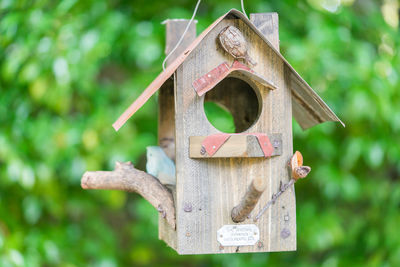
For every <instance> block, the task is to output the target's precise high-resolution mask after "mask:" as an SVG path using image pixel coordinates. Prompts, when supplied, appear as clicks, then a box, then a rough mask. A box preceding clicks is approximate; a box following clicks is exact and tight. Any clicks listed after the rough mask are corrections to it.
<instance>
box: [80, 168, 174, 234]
mask: <svg viewBox="0 0 400 267" xmlns="http://www.w3.org/2000/svg"><path fill="white" fill-rule="evenodd" d="M81 186H82V188H83V189H105V190H122V191H127V192H135V193H138V194H140V195H141V196H142V197H144V199H146V200H147V201H148V202H149V203H150V204H151V205H152V206H153V207H154V208H156V209H157V210H158V212H159V213H160V217H161V218H162V220H163V221H164V222H166V223H168V225H169V226H168V227H169V228H170V229H175V206H174V199H173V197H172V194H171V192H170V191H169V190H168V189H167V188H166V187H165V186H164V185H162V184H161V183H160V181H159V180H158V179H157V178H156V177H154V176H152V175H150V174H148V173H146V172H143V171H141V170H138V169H135V168H134V167H133V165H132V163H131V162H125V163H120V162H117V163H116V164H115V170H114V171H91V172H85V173H84V174H83V176H82V179H81Z"/></svg>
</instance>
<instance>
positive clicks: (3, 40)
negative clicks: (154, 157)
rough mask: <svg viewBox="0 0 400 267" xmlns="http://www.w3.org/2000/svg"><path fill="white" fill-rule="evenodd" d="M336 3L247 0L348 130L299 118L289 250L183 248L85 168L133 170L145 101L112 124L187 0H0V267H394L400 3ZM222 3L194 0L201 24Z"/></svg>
mask: <svg viewBox="0 0 400 267" xmlns="http://www.w3.org/2000/svg"><path fill="white" fill-rule="evenodd" d="M339 2H340V1H339V0H337V1H330V0H321V1H318V0H308V1H306V0H286V1H272V0H271V1H261V0H248V1H246V3H245V4H246V9H247V12H248V13H251V12H272V11H276V12H278V13H279V16H280V39H281V52H282V54H283V55H285V56H286V58H287V59H288V60H289V62H291V63H292V65H293V66H294V67H295V68H296V70H297V71H298V72H299V73H300V74H301V75H302V76H303V77H304V78H305V79H306V80H307V81H308V82H309V84H311V86H312V87H313V88H315V90H316V91H317V92H318V93H319V94H320V95H321V96H322V97H323V99H324V100H326V102H327V103H328V104H329V105H330V106H331V107H332V109H333V110H334V111H335V112H336V113H337V114H338V115H339V117H341V118H342V119H343V121H344V122H345V123H346V124H347V127H346V128H342V127H340V125H339V124H334V123H325V124H322V125H319V126H317V127H314V128H312V129H310V130H307V131H305V132H303V131H301V130H300V128H299V126H298V125H297V123H294V147H295V149H296V150H300V151H302V153H303V155H304V157H305V162H306V163H307V165H310V166H312V167H313V171H312V172H311V175H310V176H309V178H307V180H304V181H301V182H299V183H298V184H296V198H297V225H298V234H297V238H298V250H297V252H288V253H270V254H268V253H261V254H243V255H202V256H178V255H177V254H176V253H175V252H174V251H173V250H172V249H170V248H168V247H167V246H166V245H165V244H164V243H163V242H161V241H159V240H158V237H157V211H155V210H154V209H153V208H152V207H151V206H150V205H149V204H148V203H147V202H146V201H144V200H143V199H141V198H140V197H139V196H138V195H135V194H127V193H123V192H117V191H84V190H82V189H81V187H80V177H81V175H82V173H83V172H84V171H85V170H101V169H104V170H110V169H112V168H113V166H114V163H115V161H117V160H120V161H127V160H132V161H133V162H134V164H135V165H136V166H139V167H142V168H143V156H142V155H143V153H144V151H145V147H146V146H148V145H155V144H156V143H157V140H156V134H157V133H156V131H157V120H156V117H157V114H156V102H157V100H156V98H155V97H153V98H151V100H150V101H149V102H148V103H147V104H146V105H145V106H144V107H143V108H142V109H141V110H140V111H139V112H138V113H137V114H136V115H135V116H134V117H133V118H132V119H130V121H129V122H128V123H127V125H126V126H124V127H123V128H122V129H121V130H120V131H119V132H118V133H115V132H114V130H113V129H112V128H111V124H112V123H113V121H114V120H115V119H116V118H117V117H118V116H119V115H120V114H121V112H122V111H123V110H125V108H126V107H127V106H128V105H129V104H130V103H131V102H132V101H133V100H134V99H135V98H136V97H137V96H138V95H139V94H140V92H141V91H142V90H143V89H144V88H145V87H146V85H148V84H149V83H150V82H151V81H152V79H153V78H154V77H155V76H156V75H157V74H158V73H159V71H160V70H161V62H162V59H163V49H164V42H165V36H164V31H165V29H164V26H163V25H161V22H162V21H163V20H164V19H166V18H190V16H191V14H192V10H193V7H194V5H195V1H183V0H175V1H170V0H163V1H161V0H158V1H143V0H137V1H124V0H112V1H100V0H85V1H77V0H65V1H50V0H39V1H28V0H20V1H18V0H15V1H13V0H1V1H0V125H1V126H0V129H1V130H0V266H4V267H8V266H68V267H70V266H71V267H72V266H101V267H113V266H144V265H151V266H154V265H163V266H175V265H187V266H206V265H215V266H241V265H243V266H258V265H278V264H279V265H280V266H400V228H399V225H400V212H399V211H400V179H399V176H400V175H399V173H400V138H399V136H400V82H399V78H400V77H399V75H400V73H399V66H400V56H399V53H398V48H399V44H400V42H399V38H400V34H399V30H398V15H397V16H396V14H398V13H397V10H396V8H398V1H396V0H385V1H372V0H362V1H361V0H359V1H354V0H343V1H341V5H339V6H338V8H337V10H334V8H333V9H332V3H339ZM232 7H235V8H238V9H239V8H240V1H238V0H237V1H236V0H235V1H233V0H232V1H203V3H202V4H201V6H200V9H199V12H198V15H197V17H196V19H198V21H199V22H198V32H201V31H202V30H203V29H205V27H206V26H208V25H209V24H210V23H211V22H212V21H213V20H215V19H216V18H217V17H219V16H220V15H222V14H223V13H225V12H226V11H227V10H229V9H230V8H232ZM328 9H330V10H331V11H329V10H328ZM332 11H333V12H332Z"/></svg>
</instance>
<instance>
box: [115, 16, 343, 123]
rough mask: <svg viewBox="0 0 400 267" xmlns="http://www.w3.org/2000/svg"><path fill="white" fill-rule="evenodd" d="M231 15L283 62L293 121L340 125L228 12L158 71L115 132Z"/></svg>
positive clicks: (255, 30) (311, 92)
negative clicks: (288, 79) (289, 92)
mask: <svg viewBox="0 0 400 267" xmlns="http://www.w3.org/2000/svg"><path fill="white" fill-rule="evenodd" d="M228 16H233V17H236V18H240V19H241V20H243V22H245V23H246V24H247V25H248V26H249V27H250V28H251V29H252V30H253V31H254V32H255V33H256V34H257V35H258V36H260V38H261V39H262V40H263V41H264V42H265V43H266V44H267V45H268V46H269V47H270V48H271V49H272V50H273V51H274V52H275V54H276V55H277V56H279V57H280V58H281V59H282V61H283V62H284V63H285V66H286V67H287V68H288V70H289V73H290V74H289V75H290V82H291V84H290V88H291V90H292V100H293V101H292V108H293V115H294V117H295V119H296V121H297V122H298V123H299V124H300V126H301V127H302V128H303V129H307V128H310V127H312V126H314V125H317V124H320V123H322V122H325V121H338V122H340V123H341V124H342V125H343V126H344V124H343V122H342V121H341V120H340V119H339V118H338V117H337V116H336V115H335V113H333V111H332V110H331V109H330V108H329V107H328V105H327V104H325V102H324V101H323V100H322V99H321V98H320V97H319V96H318V94H317V93H316V92H315V91H314V90H313V89H312V88H311V87H310V86H309V85H308V84H307V82H306V81H304V79H303V78H301V76H300V75H299V74H298V73H297V72H296V71H295V69H294V68H293V67H292V66H291V65H290V64H289V62H287V60H286V59H285V58H284V57H283V56H282V55H281V53H280V52H279V51H277V50H276V49H275V48H274V46H273V45H272V44H271V43H270V42H269V41H268V40H267V39H266V37H265V36H264V35H263V34H262V33H261V32H260V31H259V30H258V29H257V27H256V26H254V24H253V23H252V22H251V21H250V20H249V19H248V18H247V17H246V16H245V15H243V13H241V12H240V11H238V10H236V9H231V10H230V11H229V12H227V13H226V14H225V15H223V16H221V17H220V18H218V19H217V20H216V21H214V22H213V23H212V24H211V25H210V26H208V28H207V29H206V30H204V31H203V32H202V33H201V34H200V35H199V36H198V37H197V38H196V39H195V40H194V41H193V42H192V43H191V44H190V45H189V47H188V48H187V49H186V50H185V51H184V52H183V53H182V54H181V55H179V56H178V57H177V58H176V59H175V60H174V61H173V62H172V63H171V64H170V65H168V67H167V68H166V69H165V70H164V71H163V72H161V73H160V74H159V75H158V76H157V78H155V79H154V81H153V82H152V83H151V84H150V85H149V86H148V87H147V88H146V89H145V90H144V91H143V93H142V94H141V95H140V96H139V97H138V98H137V99H136V100H135V101H134V102H133V103H132V104H131V105H130V106H129V107H128V109H126V110H125V111H124V113H123V114H122V115H121V116H120V117H119V118H118V119H117V120H116V121H115V122H114V124H113V127H114V129H115V130H116V131H118V130H119V129H120V128H121V127H122V126H123V125H124V124H125V122H126V121H127V120H128V119H129V118H130V117H131V116H132V115H133V114H134V113H135V112H136V111H137V110H138V109H139V108H141V107H142V106H143V105H144V104H145V103H146V102H147V100H148V99H149V98H150V97H151V96H152V95H153V94H154V93H156V92H157V91H158V89H160V87H161V86H162V85H163V84H164V83H165V81H166V80H167V79H168V78H169V77H171V75H172V74H174V72H175V71H176V69H177V68H178V67H179V66H180V65H181V64H182V63H183V62H184V61H185V59H186V58H187V56H188V55H189V54H190V53H191V52H192V51H193V50H194V49H195V48H196V47H197V45H199V44H200V43H201V41H202V40H203V38H204V37H205V36H206V35H207V34H208V33H209V32H210V31H211V30H212V29H213V28H214V27H215V26H216V25H217V24H218V23H219V22H221V21H222V20H223V19H224V18H226V17H228Z"/></svg>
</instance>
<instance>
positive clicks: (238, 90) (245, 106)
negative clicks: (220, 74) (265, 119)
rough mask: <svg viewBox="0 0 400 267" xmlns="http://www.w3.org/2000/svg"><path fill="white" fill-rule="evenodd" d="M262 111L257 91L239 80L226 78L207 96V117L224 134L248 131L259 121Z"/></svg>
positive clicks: (205, 101) (205, 103) (205, 109)
mask: <svg viewBox="0 0 400 267" xmlns="http://www.w3.org/2000/svg"><path fill="white" fill-rule="evenodd" d="M260 111H261V105H260V101H259V97H258V95H257V93H256V91H255V90H254V89H253V88H252V87H251V85H250V84H248V83H247V82H245V81H244V80H242V79H239V78H235V77H228V78H225V79H224V80H222V81H221V82H220V83H218V84H217V85H216V86H215V87H214V88H213V89H212V90H211V91H209V92H207V93H206V95H205V99H204V112H205V114H206V117H207V119H208V121H209V122H210V123H211V124H212V125H213V126H214V127H215V128H216V129H218V130H220V131H221V132H224V133H241V132H244V131H246V130H247V129H249V128H250V127H251V126H252V125H253V124H254V123H255V122H256V121H257V120H258V117H259V115H260Z"/></svg>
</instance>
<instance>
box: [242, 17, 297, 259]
mask: <svg viewBox="0 0 400 267" xmlns="http://www.w3.org/2000/svg"><path fill="white" fill-rule="evenodd" d="M250 17H251V21H252V22H253V23H254V24H255V25H256V26H257V28H258V29H259V30H260V31H261V32H262V33H263V35H264V36H265V37H266V38H267V39H268V40H269V41H270V42H271V44H272V45H273V46H274V48H275V49H276V50H277V51H279V25H278V24H279V23H278V21H279V18H278V14H277V13H258V14H251V15H250ZM285 66H286V65H281V64H279V63H277V64H276V65H275V71H276V75H278V76H279V77H280V78H279V79H281V84H282V87H280V88H279V89H278V90H275V91H273V92H271V99H273V100H272V102H271V104H270V109H271V118H270V119H271V122H270V123H271V131H272V132H282V133H283V134H282V142H283V144H282V148H283V154H282V155H281V156H279V157H274V158H271V161H270V163H271V169H270V175H271V176H270V180H269V184H268V188H267V190H268V192H264V196H263V197H265V198H264V199H261V200H260V201H259V203H260V207H259V209H255V211H254V213H258V212H259V210H261V209H262V207H263V206H264V205H265V204H266V203H267V202H268V201H269V200H270V199H271V198H272V195H273V194H276V193H277V192H278V191H279V187H280V185H281V183H282V184H285V183H287V182H288V181H289V180H290V178H291V177H290V174H289V173H288V171H287V163H288V161H289V159H290V157H291V156H292V151H293V141H292V138H293V137H292V109H291V107H292V98H291V87H290V80H289V79H288V78H289V76H288V75H287V71H288V70H289V69H288V68H285ZM261 220H263V221H264V223H265V222H266V221H268V224H269V225H270V228H269V237H268V244H266V245H267V246H268V247H269V250H270V251H277V250H280V251H285V250H287V251H290V250H296V199H295V193H294V186H292V187H291V188H290V189H288V190H287V192H286V194H285V195H282V197H280V198H279V199H278V200H277V201H276V202H275V204H274V205H272V206H271V207H270V208H269V210H268V211H267V212H266V213H265V214H264V215H263V216H261Z"/></svg>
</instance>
